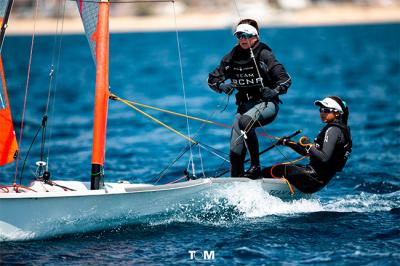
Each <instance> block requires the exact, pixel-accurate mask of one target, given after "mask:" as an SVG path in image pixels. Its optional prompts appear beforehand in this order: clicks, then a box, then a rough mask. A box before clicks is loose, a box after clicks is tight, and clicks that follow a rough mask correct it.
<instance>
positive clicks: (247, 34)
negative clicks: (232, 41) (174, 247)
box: [236, 32, 254, 40]
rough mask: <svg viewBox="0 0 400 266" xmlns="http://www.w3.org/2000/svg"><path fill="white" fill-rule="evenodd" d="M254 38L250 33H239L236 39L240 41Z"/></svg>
mask: <svg viewBox="0 0 400 266" xmlns="http://www.w3.org/2000/svg"><path fill="white" fill-rule="evenodd" d="M252 37H254V35H253V34H250V33H246V32H238V33H236V38H238V40H241V39H250V38H252Z"/></svg>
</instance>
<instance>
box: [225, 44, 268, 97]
mask: <svg viewBox="0 0 400 266" xmlns="http://www.w3.org/2000/svg"><path fill="white" fill-rule="evenodd" d="M265 49H266V50H268V51H271V48H269V47H268V45H266V44H264V43H262V42H260V43H258V45H256V46H255V48H254V49H253V53H254V57H255V61H256V62H257V67H256V66H255V64H254V59H253V58H252V57H251V56H250V50H243V49H241V48H240V47H239V46H236V47H235V48H234V49H233V50H232V51H231V53H230V54H229V56H228V60H227V63H228V64H227V66H226V71H227V77H228V78H229V79H230V80H231V82H232V84H233V85H234V86H235V88H236V89H237V90H238V91H239V92H238V93H237V95H236V98H237V100H238V102H241V101H247V100H254V99H261V98H262V95H261V89H262V87H263V85H264V86H271V85H270V84H269V83H270V82H271V78H270V77H269V75H268V69H266V65H265V63H264V62H262V61H261V54H262V51H264V50H265ZM257 68H258V71H259V72H260V73H258V71H257ZM260 75H261V77H260Z"/></svg>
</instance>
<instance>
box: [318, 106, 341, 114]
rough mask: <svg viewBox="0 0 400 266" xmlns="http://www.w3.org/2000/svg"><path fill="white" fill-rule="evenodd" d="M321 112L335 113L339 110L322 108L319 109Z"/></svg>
mask: <svg viewBox="0 0 400 266" xmlns="http://www.w3.org/2000/svg"><path fill="white" fill-rule="evenodd" d="M319 112H320V113H334V112H337V110H336V109H333V108H328V107H321V108H319Z"/></svg>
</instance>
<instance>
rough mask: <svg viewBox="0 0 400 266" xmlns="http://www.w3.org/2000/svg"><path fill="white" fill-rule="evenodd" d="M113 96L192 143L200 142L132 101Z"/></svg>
mask: <svg viewBox="0 0 400 266" xmlns="http://www.w3.org/2000/svg"><path fill="white" fill-rule="evenodd" d="M112 97H113V99H115V100H118V101H120V102H122V103H124V104H126V105H128V106H129V107H131V108H133V109H134V110H136V111H137V112H139V113H141V114H142V115H144V116H146V117H148V118H150V119H151V120H153V121H154V122H156V123H158V124H160V125H162V126H163V127H165V128H167V129H169V130H171V131H172V132H174V133H176V134H178V135H179V136H181V137H183V138H185V139H187V140H188V141H190V142H192V143H194V144H197V143H198V142H197V141H195V140H194V139H192V138H189V137H188V136H186V135H185V134H182V133H181V132H179V131H178V130H176V129H174V128H172V127H170V126H168V125H167V124H165V123H163V122H161V121H160V120H158V119H157V118H155V117H153V116H151V115H149V114H148V113H146V112H144V111H142V110H140V109H139V108H137V107H136V106H134V105H133V104H132V103H130V102H129V101H127V100H124V99H121V98H119V97H118V96H115V95H112Z"/></svg>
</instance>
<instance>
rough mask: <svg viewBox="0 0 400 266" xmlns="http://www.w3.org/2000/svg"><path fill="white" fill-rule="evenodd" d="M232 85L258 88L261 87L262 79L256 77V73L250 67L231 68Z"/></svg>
mask: <svg viewBox="0 0 400 266" xmlns="http://www.w3.org/2000/svg"><path fill="white" fill-rule="evenodd" d="M232 72H233V78H231V81H232V84H234V86H235V87H253V86H257V87H259V86H260V85H262V80H263V79H262V78H261V77H259V76H258V74H257V71H255V68H254V67H252V66H249V67H233V70H232Z"/></svg>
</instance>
